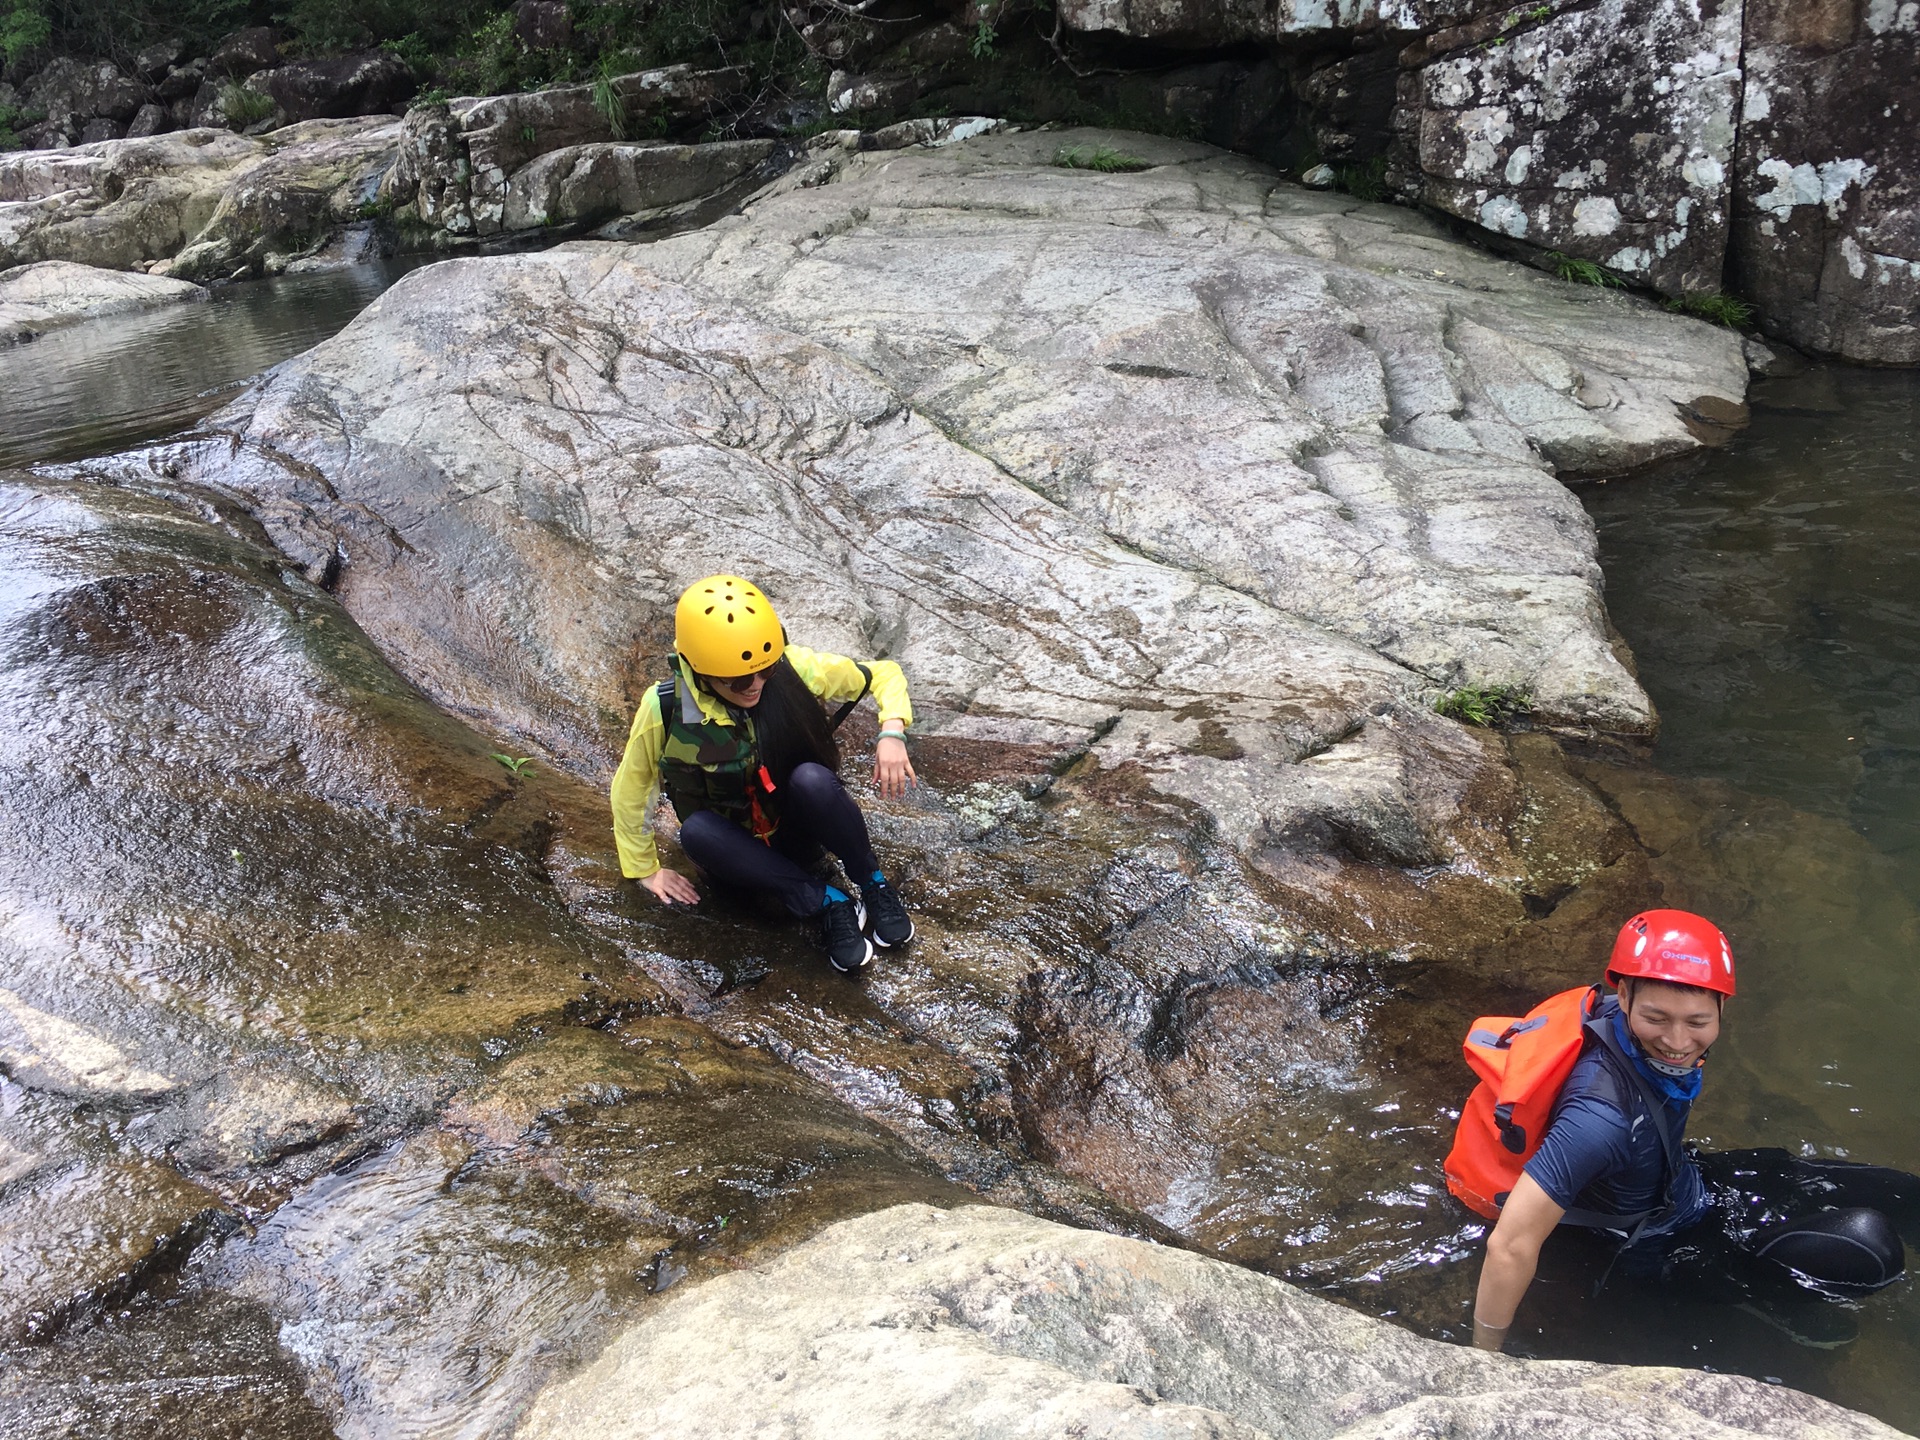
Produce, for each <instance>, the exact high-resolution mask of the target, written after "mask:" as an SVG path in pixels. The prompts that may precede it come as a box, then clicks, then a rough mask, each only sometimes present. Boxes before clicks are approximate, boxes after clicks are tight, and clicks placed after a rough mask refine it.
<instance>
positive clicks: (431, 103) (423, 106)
mask: <svg viewBox="0 0 1920 1440" xmlns="http://www.w3.org/2000/svg"><path fill="white" fill-rule="evenodd" d="M450 98H451V97H450V96H449V95H448V94H447V92H446V90H445V89H443V88H442V87H441V86H438V85H436V86H434V87H433V88H432V89H431V90H422V91H421V92H420V93H419V94H418V95H416V96H414V97H413V99H411V100H409V101H408V102H407V109H409V110H432V109H434V108H435V107H437V106H440V105H444V104H446V103H447V101H448V100H449V99H450Z"/></svg>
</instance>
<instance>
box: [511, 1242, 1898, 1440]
mask: <svg viewBox="0 0 1920 1440" xmlns="http://www.w3.org/2000/svg"><path fill="white" fill-rule="evenodd" d="M749 1415H750V1416H753V1417H755V1423H756V1426H758V1427H764V1428H767V1429H769V1430H774V1429H777V1431H778V1433H780V1434H782V1435H788V1436H793V1437H796V1440H805V1437H813V1436H820V1437H827V1436H835V1437H840V1436H876V1437H878V1436H897V1435H908V1434H911V1435H923V1436H927V1437H939V1440H945V1437H950V1436H951V1437H960V1436H968V1437H975V1436H977V1437H981V1440H987V1437H1000V1436H1009V1435H1034V1436H1041V1435H1076V1434H1086V1435H1102V1436H1114V1437H1121V1436H1127V1437H1134V1436H1138V1437H1142V1440H1145V1437H1156V1440H1158V1437H1171V1436H1192V1437H1196V1440H1197V1437H1209V1440H1217V1437H1233V1440H1262V1437H1268V1436H1275V1437H1277V1436H1291V1435H1316V1436H1328V1437H1352V1440H1359V1437H1362V1436H1365V1437H1379V1436H1416V1435H1436V1434H1444V1435H1449V1436H1454V1437H1459V1440H1496V1437H1504V1436H1510V1435H1515V1434H1525V1435H1527V1436H1529V1437H1566V1440H1585V1437H1588V1436H1592V1435H1596V1434H1604V1435H1608V1436H1616V1437H1621V1440H1642V1437H1644V1440H1665V1437H1667V1436H1671V1435H1675V1434H1685V1435H1690V1436H1701V1437H1713V1440H1735V1437H1740V1436H1753V1437H1759V1436H1767V1437H1771V1440H1816V1437H1819V1440H1840V1437H1847V1440H1894V1437H1895V1436H1896V1435H1897V1434H1898V1432H1896V1431H1894V1430H1892V1429H1890V1428H1889V1427H1887V1426H1884V1425H1881V1424H1879V1423H1878V1422H1876V1421H1873V1420H1869V1419H1867V1418H1866V1417H1864V1416H1860V1415H1855V1414H1853V1413H1851V1412H1849V1411H1846V1410H1842V1409H1840V1408H1839V1407H1838V1406H1834V1405H1829V1404H1827V1403H1826V1402H1825V1401H1821V1400H1815V1399H1812V1398H1810V1397H1808V1396H1804V1395H1799V1394H1796V1393H1794V1392H1793V1391H1790V1390H1785V1389H1782V1388H1779V1387H1776V1386H1768V1385H1762V1384H1761V1383H1759V1382H1758V1381H1755V1380H1747V1379H1742V1378H1739V1377H1734V1376H1724V1375H1709V1374H1701V1373H1699V1372H1695V1371H1687V1370H1658V1369H1648V1368H1638V1367H1625V1366H1605V1365H1583V1364H1575V1363H1567V1362H1562V1363H1558V1364H1551V1365H1545V1364H1529V1363H1527V1362H1524V1361H1517V1360H1510V1359H1506V1358H1503V1357H1499V1356H1493V1355H1487V1354H1483V1353H1481V1352H1479V1351H1476V1350H1471V1349H1466V1348H1464V1347H1461V1346H1458V1345H1442V1344H1436V1343H1435V1342H1433V1341H1431V1340H1422V1339H1418V1338H1416V1337H1414V1336H1412V1335H1409V1334H1407V1333H1406V1332H1405V1331H1401V1330H1397V1329H1395V1328H1393V1327H1391V1326H1385V1325H1381V1324H1379V1323H1378V1322H1377V1321H1371V1320H1368V1319H1365V1318H1363V1317H1361V1316H1359V1315H1356V1314H1354V1313H1353V1312H1352V1311H1350V1310H1346V1309H1344V1308H1342V1307H1340V1306H1337V1305H1333V1304H1330V1303H1329V1302H1327V1301H1324V1300H1319V1299H1315V1298H1313V1297H1311V1296H1308V1295H1305V1294H1303V1293H1301V1292H1300V1291H1298V1290H1296V1289H1294V1288H1293V1287H1291V1286H1289V1285H1286V1284H1284V1283H1282V1282H1281V1281H1278V1280H1273V1279H1269V1278H1268V1277H1266V1276H1262V1275H1256V1274H1253V1273H1252V1272H1250V1271H1247V1270H1243V1269H1241V1268H1239V1267H1238V1266H1234V1265H1227V1264H1223V1263H1222V1262H1220V1261H1218V1260H1213V1259H1208V1258H1205V1257H1202V1256H1197V1255H1190V1254H1186V1253H1183V1252H1181V1251H1179V1250H1172V1249H1166V1248H1162V1247H1159V1246H1150V1245H1146V1244H1143V1243H1142V1242H1140V1241H1137V1240H1127V1239H1121V1238H1117V1237H1114V1236H1109V1235H1100V1234H1093V1233H1089V1232H1086V1231H1081V1230H1071V1229H1067V1228H1065V1227H1062V1226H1059V1225H1052V1224H1048V1223H1046V1222H1044V1221H1040V1220H1035V1219H1033V1218H1031V1217H1029V1216H1025V1215H1018V1214H1014V1213H1011V1212H1008V1211H1004V1210H990V1209H985V1208H982V1207H965V1208H962V1209H957V1210H948V1211H942V1210H936V1209H932V1208H930V1207H928V1206H923V1205H904V1206H900V1207H897V1208H895V1209H891V1210H884V1211H880V1212H878V1213H876V1214H872V1215H868V1216H865V1217H863V1218H861V1219H858V1220H850V1221H846V1222H844V1223H842V1224H839V1225H836V1226H833V1227H832V1228H831V1229H829V1230H827V1231H825V1232H824V1233H822V1234H821V1235H819V1236H816V1237H815V1238H814V1239H812V1240H810V1241H808V1242H807V1243H806V1244H804V1245H801V1246H798V1247H796V1248H795V1249H794V1250H792V1251H790V1252H788V1253H787V1254H785V1255H782V1256H781V1257H779V1258H778V1259H776V1260H774V1261H772V1262H771V1263H769V1264H766V1265H764V1266H761V1267H760V1268H758V1269H757V1270H755V1271H754V1272H753V1273H750V1274H743V1275H734V1276H727V1277H724V1278H721V1279H718V1280H714V1281H710V1282H708V1283H706V1284H704V1285H702V1286H701V1287H700V1288H699V1289H697V1290H694V1291H692V1292H690V1293H688V1294H686V1295H684V1296H682V1297H678V1298H675V1299H674V1300H672V1301H671V1302H669V1303H668V1304H666V1305H664V1306H662V1307H661V1308H659V1309H658V1310H656V1311H655V1312H654V1313H652V1314H651V1315H649V1316H647V1317H646V1318H645V1319H643V1320H642V1321H641V1322H640V1323H639V1324H637V1325H635V1326H634V1327H633V1328H631V1329H630V1330H628V1331H627V1332H626V1333H624V1334H622V1335H621V1336H620V1337H619V1338H618V1339H616V1340H615V1341H614V1342H613V1343H612V1344H611V1345H609V1346H608V1347H607V1349H606V1351H605V1353H604V1354H602V1355H601V1356H600V1357H599V1358H598V1359H597V1360H596V1361H594V1363H593V1364H592V1365H590V1366H588V1367H587V1368H586V1369H585V1370H584V1371H582V1372H581V1373H580V1374H579V1375H577V1376H575V1377H574V1378H572V1379H570V1380H567V1381H565V1382H563V1383H562V1384H559V1385H556V1386H555V1387H553V1388H552V1389H551V1390H549V1391H548V1392H547V1393H546V1394H545V1395H543V1396H542V1397H541V1398H540V1400H539V1402H538V1403H537V1404H536V1405H535V1406H534V1407H533V1410H532V1412H531V1413H530V1414H529V1415H528V1417H527V1419H526V1422H525V1423H524V1424H523V1425H522V1426H521V1428H520V1430H519V1432H518V1433H519V1434H520V1435H521V1436H522V1437H524V1440H560V1437H565V1440H617V1437H621V1440H623V1437H634V1440H638V1437H642V1436H652V1435H663V1434H685V1435H721V1434H732V1433H737V1432H738V1430H739V1425H740V1419H741V1417H742V1416H749Z"/></svg>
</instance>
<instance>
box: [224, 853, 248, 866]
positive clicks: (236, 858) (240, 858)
mask: <svg viewBox="0 0 1920 1440" xmlns="http://www.w3.org/2000/svg"><path fill="white" fill-rule="evenodd" d="M227 854H228V855H230V856H232V857H233V863H234V864H236V865H244V864H246V863H247V857H246V856H245V855H243V854H241V853H240V852H239V851H238V850H229V851H227Z"/></svg>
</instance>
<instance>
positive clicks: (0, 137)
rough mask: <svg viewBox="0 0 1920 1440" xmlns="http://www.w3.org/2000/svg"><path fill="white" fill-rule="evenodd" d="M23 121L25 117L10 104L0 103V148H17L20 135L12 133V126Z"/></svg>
mask: <svg viewBox="0 0 1920 1440" xmlns="http://www.w3.org/2000/svg"><path fill="white" fill-rule="evenodd" d="M24 121H25V117H24V116H22V115H21V114H20V112H19V111H18V110H16V109H14V108H13V107H12V106H11V105H0V150H13V149H16V148H18V146H19V144H20V137H19V136H18V135H17V134H15V133H14V127H15V126H16V125H20V124H23V123H24Z"/></svg>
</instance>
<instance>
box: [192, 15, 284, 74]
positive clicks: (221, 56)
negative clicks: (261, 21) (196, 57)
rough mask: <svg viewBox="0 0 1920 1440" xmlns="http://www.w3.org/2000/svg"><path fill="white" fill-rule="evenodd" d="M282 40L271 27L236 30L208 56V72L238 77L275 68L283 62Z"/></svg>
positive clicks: (257, 26) (261, 26) (259, 26)
mask: <svg viewBox="0 0 1920 1440" xmlns="http://www.w3.org/2000/svg"><path fill="white" fill-rule="evenodd" d="M279 38H280V37H279V35H278V34H277V33H276V32H275V31H274V30H273V28H272V27H271V26H267V25H255V26H251V27H249V28H248V29H245V30H236V31H234V32H233V34H231V35H229V36H228V37H227V38H226V39H224V40H222V41H221V42H220V44H219V46H218V47H217V48H216V49H215V50H214V52H213V54H212V55H211V56H210V57H208V60H207V70H208V71H209V73H211V74H214V75H227V76H236V77H237V76H242V75H251V74H253V72H254V71H256V70H267V69H271V68H272V67H273V66H275V65H278V64H279V63H280V49H279Z"/></svg>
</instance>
